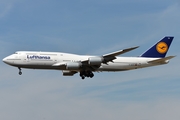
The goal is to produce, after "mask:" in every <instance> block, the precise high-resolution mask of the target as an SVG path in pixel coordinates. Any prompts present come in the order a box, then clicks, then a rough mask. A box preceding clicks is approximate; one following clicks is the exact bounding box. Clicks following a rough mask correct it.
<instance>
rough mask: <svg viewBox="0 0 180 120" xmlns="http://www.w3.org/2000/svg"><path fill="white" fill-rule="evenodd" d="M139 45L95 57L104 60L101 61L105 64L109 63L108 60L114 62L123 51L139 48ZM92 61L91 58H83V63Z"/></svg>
mask: <svg viewBox="0 0 180 120" xmlns="http://www.w3.org/2000/svg"><path fill="white" fill-rule="evenodd" d="M138 47H139V46H136V47H131V48H127V49H123V50H119V51H115V52H112V53H108V54H105V55H103V56H100V57H94V58H95V59H101V60H102V62H101V63H104V64H107V63H108V62H110V61H111V62H112V61H113V60H114V59H116V56H118V55H121V54H123V53H126V52H129V51H131V50H134V49H136V48H138ZM89 61H90V59H87V60H83V61H81V62H82V63H83V64H88V62H89Z"/></svg>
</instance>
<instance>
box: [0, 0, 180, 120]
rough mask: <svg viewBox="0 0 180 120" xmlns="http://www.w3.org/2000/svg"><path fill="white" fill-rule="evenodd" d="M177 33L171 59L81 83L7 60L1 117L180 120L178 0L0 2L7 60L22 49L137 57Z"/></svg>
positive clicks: (0, 54)
mask: <svg viewBox="0 0 180 120" xmlns="http://www.w3.org/2000/svg"><path fill="white" fill-rule="evenodd" d="M164 36H174V37H175V38H174V41H173V43H172V45H171V48H170V50H169V52H168V55H177V57H176V58H174V59H172V60H171V61H170V63H169V64H167V65H164V66H158V67H151V68H145V69H139V70H134V71H127V72H116V73H113V72H112V73H111V72H103V73H95V77H94V78H93V79H88V78H87V79H85V80H84V81H83V80H81V78H80V77H79V75H78V74H76V75H75V76H74V77H64V76H62V72H61V71H49V70H42V71H41V70H27V69H23V75H22V76H19V75H18V69H17V68H14V67H11V66H8V65H6V64H4V63H3V62H0V71H1V74H0V96H1V97H0V119H1V120H58V119H59V120H179V118H180V113H179V111H180V102H179V101H180V74H179V71H180V65H179V60H180V57H179V56H180V54H179V52H180V50H179V45H180V41H179V39H180V1H179V0H158V1H157V0H133V2H132V1H127V0H68V1H67V0H0V45H1V47H0V58H1V59H3V58H4V57H6V56H8V55H10V54H12V53H14V52H15V51H20V50H35V51H57V52H58V51H61V52H70V53H76V54H93V55H102V54H106V53H109V52H113V51H116V50H120V49H123V48H127V47H132V46H140V48H138V49H136V50H134V51H131V52H129V53H127V54H124V55H123V56H138V55H140V54H141V53H143V52H144V51H145V50H146V49H148V48H149V47H150V46H152V45H153V44H154V43H155V42H157V41H158V40H160V39H161V38H163V37H164Z"/></svg>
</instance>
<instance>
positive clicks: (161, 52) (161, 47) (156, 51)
mask: <svg viewBox="0 0 180 120" xmlns="http://www.w3.org/2000/svg"><path fill="white" fill-rule="evenodd" d="M173 38H174V37H169V36H167V37H164V38H163V39H162V40H160V41H159V42H157V43H156V44H155V45H154V46H152V47H151V48H150V49H148V50H147V51H146V52H144V53H143V54H142V55H141V56H140V57H151V58H164V57H165V56H166V53H167V52H168V49H169V47H170V45H171V42H172V40H173Z"/></svg>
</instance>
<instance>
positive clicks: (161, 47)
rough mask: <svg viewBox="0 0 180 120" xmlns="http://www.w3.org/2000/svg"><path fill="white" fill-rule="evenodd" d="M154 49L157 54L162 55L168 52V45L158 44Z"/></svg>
mask: <svg viewBox="0 0 180 120" xmlns="http://www.w3.org/2000/svg"><path fill="white" fill-rule="evenodd" d="M156 49H157V51H158V52H159V53H161V54H164V53H166V52H167V50H168V45H167V44H166V43H165V42H159V43H158V44H157V45H156Z"/></svg>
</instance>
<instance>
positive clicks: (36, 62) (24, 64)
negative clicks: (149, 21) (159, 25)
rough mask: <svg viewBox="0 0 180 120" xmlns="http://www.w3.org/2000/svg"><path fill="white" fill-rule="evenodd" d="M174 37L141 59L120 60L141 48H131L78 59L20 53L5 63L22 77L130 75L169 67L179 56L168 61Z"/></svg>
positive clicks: (70, 56) (126, 58) (46, 54)
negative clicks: (45, 73)
mask: <svg viewBox="0 0 180 120" xmlns="http://www.w3.org/2000/svg"><path fill="white" fill-rule="evenodd" d="M173 38H174V37H171V36H166V37H164V38H163V39H161V40H160V41H159V42H157V43H156V44H155V45H153V46H152V47H150V49H148V50H147V51H145V52H144V53H143V54H141V55H140V56H137V57H117V56H118V55H121V54H124V53H126V52H129V51H131V50H134V49H136V48H138V47H139V46H136V47H131V48H127V49H123V50H118V51H116V52H112V53H108V54H104V55H102V56H93V55H92V56H89V55H77V54H70V53H62V52H36V51H17V52H15V53H14V54H12V55H10V56H7V57H5V58H4V59H3V62H4V63H6V64H8V65H11V66H14V67H17V68H18V69H19V75H21V74H22V71H21V68H28V69H52V70H62V73H63V76H73V75H74V74H76V73H79V75H80V77H81V78H82V79H85V77H90V78H92V77H93V76H94V74H93V72H103V71H111V72H116V71H127V70H133V69H138V68H145V67H151V66H157V65H163V64H167V63H168V62H169V60H170V59H172V58H174V57H175V56H168V57H166V53H167V52H168V49H169V47H170V45H171V42H172V40H173Z"/></svg>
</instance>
